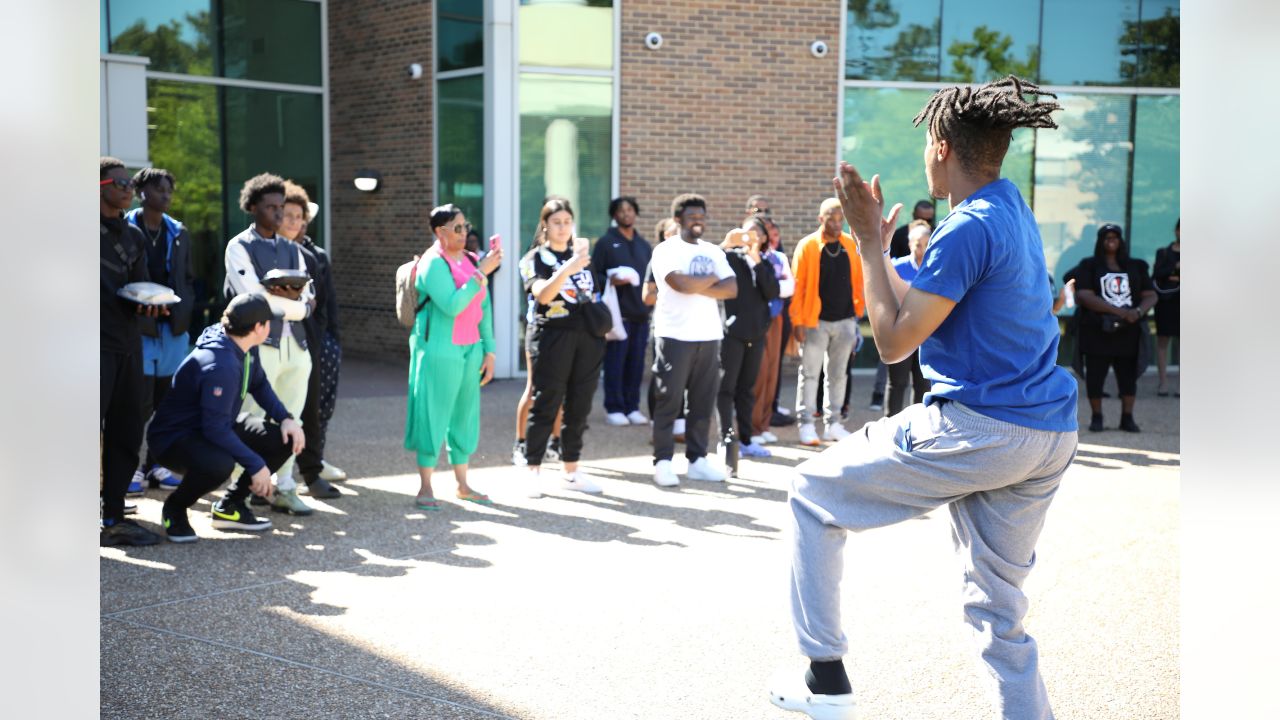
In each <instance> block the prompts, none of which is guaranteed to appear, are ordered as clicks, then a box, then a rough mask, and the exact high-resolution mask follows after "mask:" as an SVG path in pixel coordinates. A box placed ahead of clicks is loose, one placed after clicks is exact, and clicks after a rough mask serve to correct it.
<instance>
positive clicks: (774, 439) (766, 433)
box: [760, 430, 778, 443]
mask: <svg viewBox="0 0 1280 720" xmlns="http://www.w3.org/2000/svg"><path fill="white" fill-rule="evenodd" d="M760 437H762V438H764V439H765V442H771V443H776V442H778V436H777V435H774V434H773V433H771V432H769V431H768V430H765V431H764V432H762V433H760Z"/></svg>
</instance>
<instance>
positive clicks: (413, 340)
mask: <svg viewBox="0 0 1280 720" xmlns="http://www.w3.org/2000/svg"><path fill="white" fill-rule="evenodd" d="M469 229H470V226H469V225H468V224H467V218H466V216H464V215H463V214H462V210H460V209H459V208H458V207H457V206H456V205H453V204H452V203H450V204H448V205H441V206H440V207H438V208H435V209H434V210H432V211H431V231H432V233H433V234H434V235H435V238H436V242H435V244H433V245H432V246H431V249H429V250H428V251H427V252H426V253H424V254H423V255H422V258H421V259H419V260H418V268H417V274H416V276H415V277H416V279H415V282H416V284H417V289H418V297H420V298H429V301H428V302H427V303H426V305H425V306H424V307H423V309H422V310H421V311H419V312H418V314H417V317H416V318H415V319H414V323H413V332H412V333H411V334H410V335H409V399H408V407H407V409H406V416H405V423H404V447H405V449H406V450H413V451H415V452H416V453H417V461H418V479H419V480H420V482H421V486H420V488H419V490H418V495H417V497H416V498H415V499H414V504H415V505H416V506H417V507H418V509H419V510H431V511H434V510H439V509H440V503H439V501H438V500H436V497H435V493H434V491H433V489H432V487H431V476H432V473H434V471H435V467H436V462H437V460H438V459H439V452H440V446H441V445H443V444H446V443H447V445H448V452H449V455H448V457H449V463H450V464H452V465H453V476H454V479H456V480H457V481H458V493H457V495H458V499H460V500H466V501H469V502H474V503H479V504H482V505H489V504H492V502H491V501H490V500H489V496H488V495H485V494H484V493H481V492H477V491H476V490H475V489H473V488H472V487H471V486H470V485H468V484H467V467H468V461H469V460H470V459H471V455H472V453H474V452H475V451H476V446H477V445H478V444H479V442H480V387H481V386H482V385H485V384H487V383H488V382H489V381H490V380H492V379H493V363H494V359H495V357H496V355H495V354H494V340H493V309H492V306H491V304H490V302H489V293H488V292H487V290H486V289H487V287H488V285H489V283H488V280H487V279H486V276H487V275H489V274H490V273H492V272H493V271H494V270H497V269H498V266H499V265H501V264H502V248H501V247H500V246H499V247H497V248H495V249H494V250H491V251H490V252H489V253H488V254H486V255H485V256H484V259H477V258H476V257H475V255H474V254H471V253H468V252H467V250H466V245H467V230H469Z"/></svg>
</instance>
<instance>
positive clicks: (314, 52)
mask: <svg viewBox="0 0 1280 720" xmlns="http://www.w3.org/2000/svg"><path fill="white" fill-rule="evenodd" d="M222 6H223V10H222V37H223V46H222V66H223V68H222V75H223V76H224V77H229V78H239V79H244V80H264V81H268V82H282V83H295V84H298V85H319V84H320V81H321V78H320V7H321V6H320V3H314V2H304V1H303V0H222Z"/></svg>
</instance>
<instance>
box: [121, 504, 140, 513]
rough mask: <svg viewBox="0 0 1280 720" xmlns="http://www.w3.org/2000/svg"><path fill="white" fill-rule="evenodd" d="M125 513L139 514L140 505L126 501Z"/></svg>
mask: <svg viewBox="0 0 1280 720" xmlns="http://www.w3.org/2000/svg"><path fill="white" fill-rule="evenodd" d="M124 514H125V515H137V514H138V506H137V505H134V504H133V503H129V502H127V503H125V504H124Z"/></svg>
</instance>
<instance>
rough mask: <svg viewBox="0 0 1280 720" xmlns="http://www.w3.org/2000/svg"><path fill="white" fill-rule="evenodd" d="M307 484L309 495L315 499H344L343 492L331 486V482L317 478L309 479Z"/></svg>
mask: <svg viewBox="0 0 1280 720" xmlns="http://www.w3.org/2000/svg"><path fill="white" fill-rule="evenodd" d="M306 482H307V494H308V495H310V496H311V497H313V498H320V499H322V500H332V499H333V498H340V497H342V492H340V491H339V490H338V489H337V488H335V487H334V486H332V485H330V484H329V481H328V480H325V479H324V478H322V477H318V476H317V477H316V478H315V479H314V480H311V479H308V480H307V481H306Z"/></svg>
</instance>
